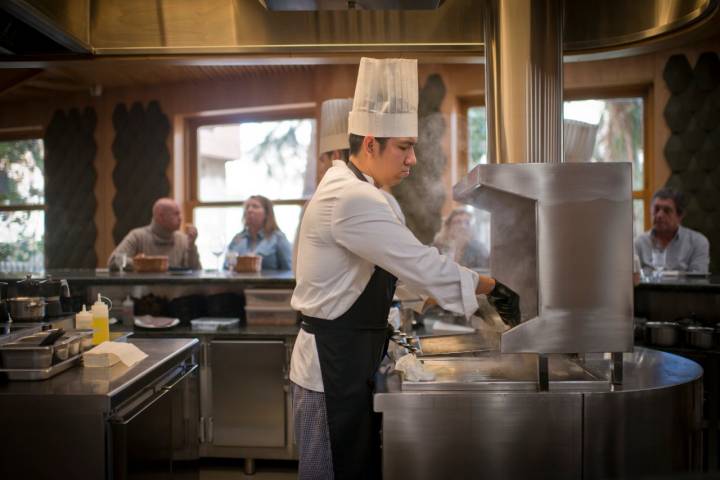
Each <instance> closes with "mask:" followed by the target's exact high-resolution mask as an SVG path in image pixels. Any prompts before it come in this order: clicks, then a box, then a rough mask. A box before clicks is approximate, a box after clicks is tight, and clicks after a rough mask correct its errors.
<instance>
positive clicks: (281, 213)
mask: <svg viewBox="0 0 720 480" xmlns="http://www.w3.org/2000/svg"><path fill="white" fill-rule="evenodd" d="M313 113H314V111H302V112H293V114H287V113H286V114H285V115H278V114H276V113H273V114H272V115H268V114H265V115H255V116H235V117H231V118H221V119H217V118H216V119H205V118H204V119H202V120H203V122H202V123H196V124H195V125H194V126H193V132H194V135H193V138H194V142H195V148H194V152H193V153H194V161H193V163H194V172H195V174H194V175H192V178H193V184H192V186H191V205H192V209H193V211H192V216H193V221H194V223H195V225H196V226H197V228H198V231H199V236H198V240H197V245H198V250H199V252H200V260H201V262H202V264H203V266H204V267H205V268H217V265H218V262H219V261H220V260H219V257H220V256H221V255H222V250H223V248H222V247H225V246H227V245H228V243H230V240H231V239H232V238H233V236H235V234H237V233H239V232H240V231H242V229H243V205H244V202H245V200H246V199H247V198H248V197H250V196H251V195H263V196H265V197H268V198H269V199H270V200H271V201H272V202H273V204H274V211H275V218H276V220H277V223H278V226H279V227H280V230H282V232H283V233H284V234H285V236H286V237H287V238H288V240H290V242H292V241H293V240H294V238H295V232H296V230H297V227H298V224H299V221H300V210H301V208H302V205H303V204H304V202H305V200H306V196H307V188H306V185H307V184H310V183H311V184H312V185H313V186H314V181H315V178H314V176H315V175H314V172H315V170H314V169H313V168H310V169H308V161H309V160H312V161H313V162H314V160H315V154H314V152H315V145H314V140H315V119H314V118H312V117H311V115H312V114H313ZM311 163H312V162H311ZM313 165H314V163H313V164H312V165H310V166H311V167H312V166H313ZM306 177H307V178H306ZM310 177H312V178H310ZM213 252H214V253H213Z"/></svg>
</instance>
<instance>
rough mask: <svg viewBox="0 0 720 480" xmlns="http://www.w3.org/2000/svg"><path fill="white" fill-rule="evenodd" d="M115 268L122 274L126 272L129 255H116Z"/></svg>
mask: <svg viewBox="0 0 720 480" xmlns="http://www.w3.org/2000/svg"><path fill="white" fill-rule="evenodd" d="M115 266H116V267H117V269H118V271H119V272H120V273H123V272H124V271H125V268H126V267H127V253H118V254H117V255H115Z"/></svg>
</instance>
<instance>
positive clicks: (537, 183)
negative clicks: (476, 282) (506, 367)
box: [454, 0, 633, 354]
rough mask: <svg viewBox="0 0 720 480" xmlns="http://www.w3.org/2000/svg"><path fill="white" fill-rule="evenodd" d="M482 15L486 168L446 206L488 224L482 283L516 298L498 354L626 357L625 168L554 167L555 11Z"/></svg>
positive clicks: (558, 56) (628, 226)
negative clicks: (516, 310) (517, 310)
mask: <svg viewBox="0 0 720 480" xmlns="http://www.w3.org/2000/svg"><path fill="white" fill-rule="evenodd" d="M484 12H485V13H484V21H485V44H486V46H487V49H486V52H487V58H486V71H485V78H486V91H485V98H486V106H487V123H488V154H489V155H488V157H489V159H490V162H491V164H488V165H478V166H477V167H476V168H475V169H474V170H473V171H472V172H470V173H469V174H468V175H467V176H466V177H465V178H464V179H463V180H462V181H461V182H460V183H459V184H458V185H456V186H455V191H454V196H455V199H456V200H458V201H462V202H465V203H469V204H472V205H474V206H476V207H478V208H481V209H483V210H487V211H489V212H490V213H491V227H490V236H491V249H490V250H491V256H490V268H491V271H492V274H493V276H495V277H496V278H498V279H500V280H501V281H503V282H505V283H507V284H509V285H510V286H511V287H512V288H514V289H515V290H517V291H518V293H519V294H520V298H521V309H522V312H523V318H522V320H523V322H522V323H521V324H520V325H518V326H517V327H515V328H513V329H511V330H509V331H507V332H505V333H504V334H503V335H502V339H501V344H500V350H501V351H502V352H504V353H511V352H528V353H531V352H532V353H540V354H546V353H584V352H626V351H631V350H632V347H633V338H632V316H633V298H632V185H631V166H630V164H629V163H572V164H570V163H563V162H562V159H563V130H562V125H563V124H562V110H561V109H562V92H563V82H562V25H563V2H562V1H561V0H485V3H484ZM508 164H509V165H508Z"/></svg>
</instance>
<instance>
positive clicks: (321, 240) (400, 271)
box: [290, 161, 479, 392]
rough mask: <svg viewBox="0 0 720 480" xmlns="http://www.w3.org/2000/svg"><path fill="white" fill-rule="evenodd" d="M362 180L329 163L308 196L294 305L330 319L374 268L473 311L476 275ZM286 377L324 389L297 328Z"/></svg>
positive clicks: (308, 343) (314, 357)
mask: <svg viewBox="0 0 720 480" xmlns="http://www.w3.org/2000/svg"><path fill="white" fill-rule="evenodd" d="M365 177H366V178H367V180H368V182H363V181H361V180H360V179H358V178H357V177H356V176H355V174H354V173H353V172H352V170H350V168H348V166H347V165H346V164H345V163H344V162H342V161H334V162H333V166H332V167H330V169H328V171H327V173H326V174H325V176H324V177H323V179H322V181H321V182H320V184H319V185H318V188H317V190H316V192H315V194H314V195H313V197H312V198H311V199H310V202H309V203H308V206H307V210H306V211H305V215H304V217H303V219H302V223H301V225H300V235H299V245H298V259H297V270H296V275H295V276H296V287H295V291H294V292H293V296H292V300H291V304H292V307H293V309H295V310H297V311H300V312H302V313H303V314H304V315H307V316H310V317H316V318H323V319H327V320H330V321H331V320H333V319H335V318H337V317H339V316H340V315H342V314H343V313H345V312H346V311H347V310H349V309H350V307H351V306H352V305H353V303H355V301H356V300H357V299H358V297H360V294H361V293H362V292H363V290H364V289H365V287H366V286H367V284H368V282H369V281H370V277H371V276H372V274H373V271H374V269H375V266H376V265H377V266H379V267H381V268H383V269H384V270H386V271H388V272H389V273H391V274H393V275H395V276H396V277H397V278H398V281H399V282H401V283H402V284H403V286H404V287H405V288H406V289H409V290H411V291H413V292H415V293H417V294H418V295H421V296H424V297H425V296H430V297H433V298H435V299H436V300H437V302H438V303H439V304H440V306H442V307H443V308H445V309H447V310H450V311H453V312H456V313H460V314H464V315H466V316H467V317H469V316H470V315H472V314H473V313H474V312H475V311H476V310H477V309H478V303H477V298H476V296H475V289H476V288H477V283H478V280H479V277H478V274H477V273H475V272H473V271H472V270H470V269H467V268H465V267H462V266H460V265H458V264H457V263H455V262H454V261H453V260H452V259H451V258H448V257H446V256H444V255H440V253H439V252H438V251H437V249H436V248H434V247H428V246H425V245H423V244H422V243H420V241H419V240H418V239H417V238H416V237H415V235H413V233H412V232H411V231H410V230H408V228H407V227H406V226H405V225H404V224H403V222H402V221H401V219H403V220H404V217H402V213H400V215H398V214H396V213H395V211H394V210H393V207H391V205H390V202H392V201H390V202H389V200H388V196H389V195H388V194H386V193H385V192H383V191H381V190H380V189H378V188H376V187H375V186H374V182H373V179H372V178H371V177H369V176H367V175H365ZM393 200H394V199H393ZM392 203H395V205H397V203H396V202H392ZM398 210H399V209H398ZM290 380H291V381H292V382H294V383H296V384H297V385H300V386H301V387H303V388H306V389H309V390H314V391H316V392H322V391H324V390H323V383H322V375H321V372H320V361H319V358H318V353H317V347H316V346H315V336H314V335H313V334H311V333H308V332H306V331H304V330H300V332H299V333H298V336H297V339H296V340H295V346H294V348H293V353H292V359H291V361H290Z"/></svg>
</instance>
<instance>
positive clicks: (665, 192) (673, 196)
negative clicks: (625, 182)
mask: <svg viewBox="0 0 720 480" xmlns="http://www.w3.org/2000/svg"><path fill="white" fill-rule="evenodd" d="M656 198H662V199H663V200H668V199H669V200H672V201H673V202H674V203H675V211H676V212H677V214H678V215H682V214H683V212H685V195H683V194H682V192H679V191H677V190H673V189H672V188H669V187H663V188H661V189H660V190H658V191H657V192H655V194H654V195H653V196H652V202H654V201H655V199H656ZM652 202H651V203H652Z"/></svg>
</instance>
